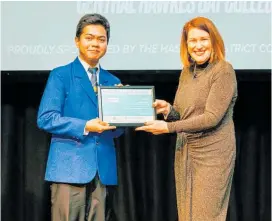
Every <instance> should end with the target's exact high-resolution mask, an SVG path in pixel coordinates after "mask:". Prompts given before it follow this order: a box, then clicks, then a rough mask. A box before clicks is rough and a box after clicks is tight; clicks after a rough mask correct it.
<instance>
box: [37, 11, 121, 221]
mask: <svg viewBox="0 0 272 221" xmlns="http://www.w3.org/2000/svg"><path fill="white" fill-rule="evenodd" d="M109 37H110V25H109V22H108V21H107V19H106V18H105V17H103V16H101V15H99V14H87V15H85V16H83V17H82V18H81V19H80V21H79V23H78V25H77V30H76V37H75V43H76V46H77V48H78V50H79V56H78V57H77V58H76V59H75V60H74V61H73V62H72V63H70V64H68V65H65V66H61V67H58V68H55V69H54V70H52V72H51V73H50V76H49V79H48V82H47V85H46V88H45V91H44V94H43V97H42V100H41V104H40V107H39V112H38V118H37V124H38V126H39V128H41V129H43V130H45V131H47V132H49V133H51V134H52V138H51V144H50V151H49V156H48V161H47V167H46V174H45V180H47V181H51V182H52V185H51V202H52V221H84V220H88V221H90V220H92V221H93V220H96V221H104V220H105V214H104V213H105V198H106V188H105V185H116V184H117V172H116V154H115V148H114V142H113V138H115V137H118V136H120V135H121V134H122V130H120V129H116V130H114V129H115V127H113V126H109V124H107V123H105V122H102V121H101V120H99V119H98V118H97V117H98V104H97V94H96V93H97V86H98V85H105V86H111V85H116V84H117V85H118V84H120V80H119V79H118V78H117V77H115V76H113V75H112V74H110V73H109V72H108V71H106V70H104V69H102V68H101V66H100V65H99V59H100V58H102V57H103V56H104V55H105V53H106V51H107V44H108V41H109Z"/></svg>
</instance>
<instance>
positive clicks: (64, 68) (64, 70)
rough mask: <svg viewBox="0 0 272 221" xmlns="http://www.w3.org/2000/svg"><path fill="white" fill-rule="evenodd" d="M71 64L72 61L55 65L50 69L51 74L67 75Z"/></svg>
mask: <svg viewBox="0 0 272 221" xmlns="http://www.w3.org/2000/svg"><path fill="white" fill-rule="evenodd" d="M72 64H73V62H70V63H69V64H66V65H61V66H58V67H55V68H53V69H52V70H51V73H50V74H51V75H59V76H61V77H64V76H68V75H69V74H68V73H70V72H71V70H72Z"/></svg>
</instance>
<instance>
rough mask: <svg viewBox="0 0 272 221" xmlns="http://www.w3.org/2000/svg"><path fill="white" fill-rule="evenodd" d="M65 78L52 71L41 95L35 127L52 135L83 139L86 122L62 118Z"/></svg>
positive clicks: (59, 73) (61, 74)
mask: <svg viewBox="0 0 272 221" xmlns="http://www.w3.org/2000/svg"><path fill="white" fill-rule="evenodd" d="M65 86H66V85H65V78H64V75H63V72H61V71H59V69H54V70H53V71H52V72H51V73H50V76H49V79H48V81H47V85H46V87H45V91H44V93H43V96H42V99H41V103H40V107H39V111H38V117H37V125H38V127H39V128H40V129H43V130H45V131H47V132H49V133H52V134H58V135H64V136H69V137H72V138H77V139H80V140H82V139H84V135H83V132H84V128H85V125H86V123H87V121H86V120H82V119H77V118H72V117H64V116H63V106H64V101H65V96H66V90H65Z"/></svg>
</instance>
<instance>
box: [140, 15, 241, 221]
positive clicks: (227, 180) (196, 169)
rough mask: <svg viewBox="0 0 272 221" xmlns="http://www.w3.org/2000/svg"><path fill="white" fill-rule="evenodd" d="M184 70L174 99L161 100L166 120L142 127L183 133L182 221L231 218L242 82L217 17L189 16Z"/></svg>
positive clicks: (179, 155)
mask: <svg viewBox="0 0 272 221" xmlns="http://www.w3.org/2000/svg"><path fill="white" fill-rule="evenodd" d="M180 54H181V60H182V63H183V66H184V68H183V70H182V73H181V76H180V80H179V86H178V90H177V92H176V96H175V100H174V105H173V106H171V105H170V104H169V103H168V102H166V101H163V100H156V101H155V102H154V104H153V106H154V107H155V108H156V111H157V113H162V114H164V117H165V120H166V121H158V120H157V121H152V122H147V123H146V124H145V126H143V127H139V128H136V130H138V131H139V130H144V131H147V132H151V133H153V134H163V133H177V151H176V156H175V177H176V193H177V205H178V214H179V221H223V220H226V214H227V208H228V201H229V195H230V189H231V183H232V176H233V172H234V164H235V156H236V146H235V132H234V124H233V119H232V115H233V107H234V104H235V101H236V98H237V83H236V77H235V72H234V70H233V68H232V66H231V65H230V64H229V63H228V62H226V61H225V48H224V42H223V40H222V38H221V36H220V34H219V32H218V30H217V28H216V27H215V26H214V24H213V23H212V21H210V20H209V19H207V18H203V17H197V18H194V19H192V20H190V21H189V22H187V23H186V24H185V26H184V28H183V34H182V38H181V53H180Z"/></svg>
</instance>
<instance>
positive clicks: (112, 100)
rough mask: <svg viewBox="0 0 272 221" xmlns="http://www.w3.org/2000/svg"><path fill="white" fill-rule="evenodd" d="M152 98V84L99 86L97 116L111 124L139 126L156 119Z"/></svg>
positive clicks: (153, 97)
mask: <svg viewBox="0 0 272 221" xmlns="http://www.w3.org/2000/svg"><path fill="white" fill-rule="evenodd" d="M154 100H155V90H154V86H122V87H114V86H100V87H98V103H99V118H100V119H101V120H102V121H105V122H107V123H109V124H110V125H113V126H124V127H129V126H141V125H143V124H144V122H146V121H151V120H156V116H157V115H156V111H155V109H154V108H153V107H152V103H153V102H154Z"/></svg>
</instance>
